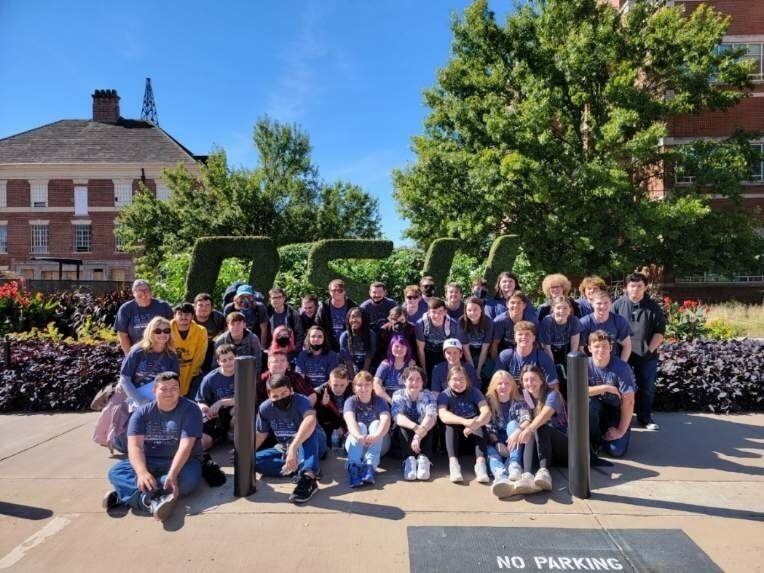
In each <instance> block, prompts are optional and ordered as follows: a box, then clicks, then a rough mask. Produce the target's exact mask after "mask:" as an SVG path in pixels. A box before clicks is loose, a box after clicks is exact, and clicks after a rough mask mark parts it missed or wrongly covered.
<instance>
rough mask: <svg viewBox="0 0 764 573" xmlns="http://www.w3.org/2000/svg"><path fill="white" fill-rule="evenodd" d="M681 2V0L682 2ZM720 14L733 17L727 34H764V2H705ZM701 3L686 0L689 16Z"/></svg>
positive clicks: (741, 0) (742, 0)
mask: <svg viewBox="0 0 764 573" xmlns="http://www.w3.org/2000/svg"><path fill="white" fill-rule="evenodd" d="M680 1H681V0H680ZM704 2H705V3H706V4H708V5H710V6H713V7H714V8H715V9H716V10H718V11H719V12H722V13H724V14H728V15H729V16H732V22H730V27H729V29H728V30H727V34H730V35H734V34H762V33H764V2H761V0H704ZM700 4H701V2H697V1H695V0H684V6H685V11H686V12H687V13H688V14H689V13H690V12H692V11H694V10H695V8H697V7H698V6H699V5H700Z"/></svg>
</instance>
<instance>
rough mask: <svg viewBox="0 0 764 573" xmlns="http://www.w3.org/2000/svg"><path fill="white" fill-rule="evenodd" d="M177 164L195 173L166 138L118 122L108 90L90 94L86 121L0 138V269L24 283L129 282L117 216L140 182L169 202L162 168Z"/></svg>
mask: <svg viewBox="0 0 764 573" xmlns="http://www.w3.org/2000/svg"><path fill="white" fill-rule="evenodd" d="M178 164H182V165H184V166H185V167H186V168H187V169H188V170H189V171H190V172H192V173H194V174H198V173H199V167H198V165H199V164H198V162H197V158H195V157H194V156H193V155H192V154H191V152H190V151H189V150H188V149H186V148H185V147H184V146H183V145H181V144H180V143H179V142H178V141H176V140H175V139H173V138H172V137H171V136H170V135H169V134H167V133H166V132H165V131H163V130H162V129H160V128H159V127H157V126H155V125H153V124H152V123H150V122H146V121H139V120H132V119H125V118H123V117H121V115H120V111H119V95H117V92H116V91H115V90H96V91H95V92H94V93H93V94H92V117H91V118H90V119H87V120H71V119H64V120H60V121H57V122H54V123H51V124H48V125H43V126H41V127H37V128H34V129H31V130H29V131H25V132H23V133H19V134H16V135H12V136H10V137H7V138H4V139H0V270H7V271H12V272H14V273H16V274H18V275H22V276H24V277H26V278H29V279H57V278H58V277H59V270H60V269H63V277H64V278H66V279H75V278H79V279H80V280H96V281H98V280H115V281H129V280H131V279H132V278H133V275H134V270H133V262H132V257H131V256H130V255H129V254H128V253H125V252H123V251H122V249H121V246H120V244H119V241H118V240H117V238H116V237H115V235H114V224H115V220H116V218H117V215H118V213H119V210H120V209H121V208H122V207H124V206H125V205H128V204H130V203H131V202H132V200H133V196H134V194H135V193H136V192H138V190H139V186H140V184H141V183H143V184H144V185H145V186H146V187H147V188H148V189H149V190H150V191H151V192H152V193H155V194H156V196H157V197H158V198H160V199H162V198H166V197H167V196H168V193H169V190H168V189H167V187H166V186H165V185H164V184H163V183H162V182H161V180H160V176H161V172H162V169H164V168H166V167H175V166H177V165H178ZM157 224H158V225H159V224H161V221H157ZM61 261H66V262H65V263H64V266H63V267H60V266H59V263H60V262H61ZM77 274H78V275H79V276H77Z"/></svg>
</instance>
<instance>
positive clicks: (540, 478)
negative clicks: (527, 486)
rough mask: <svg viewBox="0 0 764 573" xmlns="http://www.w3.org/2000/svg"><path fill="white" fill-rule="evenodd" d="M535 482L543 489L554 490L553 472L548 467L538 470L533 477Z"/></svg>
mask: <svg viewBox="0 0 764 573" xmlns="http://www.w3.org/2000/svg"><path fill="white" fill-rule="evenodd" d="M533 483H535V484H536V487H538V488H539V489H540V490H541V491H552V474H550V473H549V470H548V469H546V468H539V471H537V472H536V477H535V478H533Z"/></svg>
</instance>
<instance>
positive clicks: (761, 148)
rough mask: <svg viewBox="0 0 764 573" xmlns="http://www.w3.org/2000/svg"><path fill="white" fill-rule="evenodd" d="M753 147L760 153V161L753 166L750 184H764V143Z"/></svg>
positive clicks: (754, 144)
mask: <svg viewBox="0 0 764 573" xmlns="http://www.w3.org/2000/svg"><path fill="white" fill-rule="evenodd" d="M751 147H753V148H754V149H755V150H756V151H757V152H758V153H759V159H758V160H756V161H754V162H753V165H752V166H751V179H750V182H751V183H764V143H752V144H751Z"/></svg>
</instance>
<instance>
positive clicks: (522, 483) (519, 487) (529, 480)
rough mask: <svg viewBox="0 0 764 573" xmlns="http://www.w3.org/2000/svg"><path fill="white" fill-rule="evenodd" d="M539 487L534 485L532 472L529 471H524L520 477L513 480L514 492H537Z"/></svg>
mask: <svg viewBox="0 0 764 573" xmlns="http://www.w3.org/2000/svg"><path fill="white" fill-rule="evenodd" d="M539 491H541V489H540V488H539V487H538V486H537V485H536V483H535V481H534V478H533V474H532V473H530V472H526V473H524V474H523V475H522V476H520V479H519V480H517V481H516V482H515V493H516V494H529V493H538V492H539Z"/></svg>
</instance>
